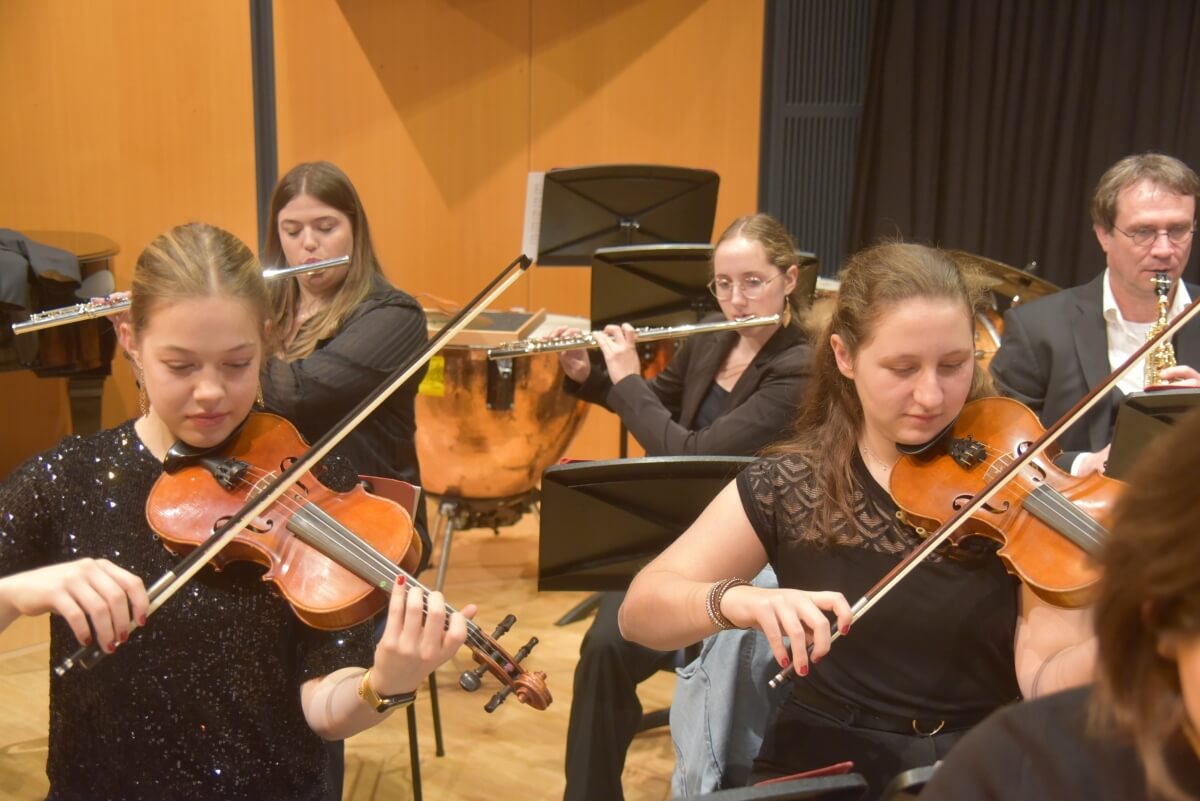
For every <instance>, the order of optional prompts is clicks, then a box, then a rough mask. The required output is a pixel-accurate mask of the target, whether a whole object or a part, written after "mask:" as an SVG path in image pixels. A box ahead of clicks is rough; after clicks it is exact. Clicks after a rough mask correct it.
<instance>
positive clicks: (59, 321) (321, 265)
mask: <svg viewBox="0 0 1200 801" xmlns="http://www.w3.org/2000/svg"><path fill="white" fill-rule="evenodd" d="M349 263H350V257H349V256H338V257H337V258H336V259H326V260H325V261H314V262H312V263H310V264H298V265H296V266H295V267H267V268H265V269H264V270H263V272H262V274H263V278H268V279H273V278H290V277H291V276H293V275H302V274H304V273H311V272H316V271H317V270H324V269H326V268H328V267H340V266H342V265H343V264H349ZM129 304H130V301H129V298H118V299H116V300H109V299H108V298H100V299H99V300H89V301H88V302H87V303H76V304H75V305H74V306H62V307H59V308H57V309H47V310H46V311H40V312H34V313H33V314H31V315H29V319H28V320H23V321H21V322H19V323H13V324H12V330H13V333H14V334H28V333H30V332H32V331H41V330H42V329H43V328H53V327H54V326H57V325H67V324H68V323H77V322H79V321H81V320H93V319H95V318H97V317H109V316H111V315H113V314H120V313H121V312H123V311H126V310H127V309H129Z"/></svg>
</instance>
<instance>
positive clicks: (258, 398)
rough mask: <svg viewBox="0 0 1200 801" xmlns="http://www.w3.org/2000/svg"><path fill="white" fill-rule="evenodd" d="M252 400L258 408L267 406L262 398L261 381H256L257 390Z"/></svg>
mask: <svg viewBox="0 0 1200 801" xmlns="http://www.w3.org/2000/svg"><path fill="white" fill-rule="evenodd" d="M254 402H255V403H257V404H258V408H260V409H265V408H267V402H266V401H265V400H263V394H262V382H261V381H259V382H258V391H257V392H256V393H255V394H254Z"/></svg>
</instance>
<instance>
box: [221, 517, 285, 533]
mask: <svg viewBox="0 0 1200 801" xmlns="http://www.w3.org/2000/svg"><path fill="white" fill-rule="evenodd" d="M232 519H233V515H225V516H224V517H219V518H217V522H216V523H215V524H213V531H216V530H217V529H219V528H220V527H221V526H223V525H225V524H226V523H228V522H229V521H230V520H232ZM263 523H265V524H266V527H265V528H264V527H262V526H259V525H255V524H254V523H247V524H246V530H247V531H253V532H254V533H255V534H269V533H270V532H271V530H272V529H274V528H275V521H274V520H272V519H271V518H267V519H266V520H263Z"/></svg>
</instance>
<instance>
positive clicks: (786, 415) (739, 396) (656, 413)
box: [552, 214, 810, 801]
mask: <svg viewBox="0 0 1200 801" xmlns="http://www.w3.org/2000/svg"><path fill="white" fill-rule="evenodd" d="M795 252H796V248H795V245H794V243H793V242H792V239H791V237H790V236H789V235H788V233H787V231H786V230H785V229H784V228H783V226H782V225H781V224H780V223H779V222H778V221H776V220H774V219H773V218H771V217H769V216H768V215H765V214H756V215H753V216H747V217H741V218H739V219H737V220H735V221H734V222H733V223H732V224H731V225H730V226H729V227H728V228H727V229H726V230H725V232H724V233H723V234H721V236H720V238H719V239H718V240H717V242H716V245H715V247H714V248H713V261H712V268H713V276H712V281H711V282H710V284H709V288H710V290H711V291H712V293H713V295H714V296H716V299H717V301H718V303H719V304H720V306H721V311H722V313H723V314H724V316H725V319H727V320H740V319H744V318H747V317H750V316H755V317H765V316H769V315H773V314H779V315H781V317H780V323H779V324H777V325H767V326H754V327H748V328H741V329H736V330H732V331H719V332H715V333H699V334H695V335H694V336H692V337H689V338H688V339H687V340H685V341H684V343H683V346H682V347H681V348H680V350H679V351H678V352H677V353H676V355H675V357H674V358H673V359H672V360H671V362H670V363H669V364H668V365H667V367H666V368H665V369H664V370H663V371H662V372H661V373H659V374H658V375H657V376H655V377H654V378H652V379H649V380H646V379H643V378H642V376H641V366H640V363H639V361H638V354H637V349H636V343H637V333H636V331H634V329H633V328H632V327H630V326H629V325H623V326H616V325H610V326H608V327H606V328H605V329H604V331H603V332H599V333H598V334H597V335H596V337H595V339H596V342H597V345H598V347H599V349H600V352H601V354H602V355H603V357H604V363H603V366H602V367H601V366H596V367H593V366H592V364H591V362H590V361H589V358H588V354H587V352H586V351H585V350H582V349H578V350H570V351H563V352H561V353H560V354H559V359H560V361H561V363H562V366H563V371H564V372H565V373H566V380H565V389H566V391H567V392H568V393H570V394H572V395H576V396H578V397H581V398H584V399H585V400H588V401H590V402H592V403H599V404H601V405H603V406H605V407H606V408H608V409H610V410H611V411H613V412H615V413H616V414H617V415H618V416H619V417H620V418H621V420H622V422H623V423H624V424H625V427H626V428H627V429H628V430H629V431H630V433H632V434H633V436H634V438H635V439H637V441H638V442H639V443H640V444H641V445H642V447H643V448H645V450H646V453H647V455H649V456H683V455H714V456H716V455H728V456H749V455H752V454H754V453H756V452H757V451H758V450H760V449H761V448H763V447H765V446H766V445H768V444H770V443H771V442H772V441H773V440H775V439H776V438H778V437H779V436H780V435H781V433H782V432H784V431H786V430H787V428H788V425H789V423H790V422H791V420H792V417H793V415H794V413H795V410H796V408H797V405H798V403H799V400H800V397H801V394H802V392H803V389H804V385H805V382H806V380H807V377H808V374H809V369H810V368H809V362H810V354H809V348H808V345H807V344H806V341H805V337H804V334H803V333H802V331H801V328H800V325H799V321H798V320H797V319H796V315H795V314H793V313H792V308H791V303H790V302H789V296H790V295H791V293H792V292H793V291H794V290H795V288H796V282H797V278H798V274H799V268H798V267H797V265H796V257H795ZM577 333H578V332H576V331H572V330H570V329H565V328H563V329H558V330H557V331H555V332H553V333H552V336H556V337H557V336H570V335H575V334H577ZM621 599H622V594H621V593H607V594H606V595H605V597H604V600H602V601H601V604H600V606H599V608H598V610H597V613H596V618H595V620H594V622H593V624H592V626H591V628H590V629H589V631H588V633H587V635H586V636H585V637H584V640H583V644H582V646H581V648H580V661H579V664H578V666H577V668H576V671H575V687H574V694H573V701H572V706H571V718H570V725H569V727H568V730H567V754H566V774H567V784H566V793H565V798H567V799H593V798H594V799H605V800H606V801H608V799H620V798H622V797H623V793H622V790H621V770H622V768H623V766H624V763H625V751H626V749H627V748H628V746H629V743H630V742H631V741H632V739H633V736H634V734H635V733H636V732H637V728H638V724H639V722H640V720H641V715H642V709H641V705H640V703H639V702H638V698H637V692H636V690H637V685H638V683H640V682H642V681H644V680H645V679H647V678H649V677H650V676H651V675H653V674H654V673H655V672H656V671H658V670H659V669H661V668H663V667H664V666H669V665H670V664H671V663H672V662H673V661H674V659H675V652H667V653H664V652H661V651H655V650H651V649H649V648H643V647H642V646H639V645H634V644H632V643H629V642H627V641H625V640H624V639H623V638H622V637H621V635H620V632H619V630H618V628H617V609H618V608H619V606H620V603H621Z"/></svg>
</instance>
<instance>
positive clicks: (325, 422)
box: [262, 277, 430, 567]
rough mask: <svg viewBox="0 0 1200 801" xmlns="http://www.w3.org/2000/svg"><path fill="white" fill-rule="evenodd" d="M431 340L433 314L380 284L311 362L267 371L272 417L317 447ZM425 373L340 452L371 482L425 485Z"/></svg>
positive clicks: (278, 362) (420, 518)
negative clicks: (418, 401) (420, 390)
mask: <svg viewBox="0 0 1200 801" xmlns="http://www.w3.org/2000/svg"><path fill="white" fill-rule="evenodd" d="M428 342H429V332H428V329H427V327H426V322H425V312H424V310H423V309H422V308H421V305H420V304H419V303H417V301H416V300H415V299H414V298H413V297H412V296H411V295H409V294H407V293H405V292H402V291H401V290H399V289H395V288H393V287H392V286H391V285H390V284H388V283H387V282H386V281H385V280H384V279H383V278H382V277H380V278H377V279H376V281H375V285H374V287H373V288H372V290H371V294H370V295H368V296H367V298H366V300H364V301H363V302H362V303H360V304H359V305H358V307H357V308H355V309H354V310H353V311H352V312H350V314H349V316H347V317H346V320H345V321H344V322H343V323H342V326H341V328H339V329H338V330H337V332H336V333H335V334H334V335H333V336H331V337H328V338H326V339H322V340H320V341H319V342H318V343H317V347H316V349H315V350H314V351H313V352H312V353H310V354H309V355H308V356H306V357H305V358H303V359H297V360H295V361H291V362H285V361H283V360H282V359H271V360H270V361H268V362H267V364H266V366H265V367H264V369H263V373H262V389H263V399H264V400H265V401H266V408H267V409H268V410H269V411H272V412H276V413H277V414H279V415H281V416H283V417H286V418H287V419H288V420H290V421H291V422H292V423H294V424H295V426H296V428H298V429H299V430H300V433H301V434H302V435H304V438H305V439H306V440H308V442H309V443H310V444H311V443H313V442H315V441H316V440H318V439H320V438H321V437H322V436H324V435H325V434H326V433H327V432H328V431H329V429H330V428H332V427H333V425H334V424H335V423H337V422H338V421H339V420H341V419H342V418H343V417H344V416H345V415H346V413H347V412H349V411H350V410H351V409H353V408H354V407H355V406H357V405H358V404H359V402H360V401H362V399H363V398H365V397H367V396H368V395H369V394H371V393H372V392H374V391H375V390H376V389H377V388H379V386H380V385H382V384H383V382H384V380H385V379H386V378H387V377H388V376H389V375H391V374H392V373H393V372H395V371H396V370H397V369H398V368H399V367H401V366H403V365H404V364H406V363H407V362H408V360H409V359H410V358H412V356H413V355H415V354H416V353H417V352H418V351H420V350H421V349H422V348H424V347H425V345H426V344H427V343H428ZM424 375H425V368H422V369H421V370H420V371H418V372H417V374H416V375H414V376H413V377H412V378H411V379H409V381H407V382H406V383H405V384H404V386H402V387H400V388H399V389H398V390H396V391H395V392H394V393H393V394H392V396H391V397H390V398H388V399H387V401H385V402H384V404H383V405H382V406H380V407H379V408H378V409H376V410H375V411H374V412H373V413H372V414H371V416H370V417H368V418H367V419H366V420H364V421H363V422H362V423H361V424H360V425H359V426H358V427H357V428H356V429H354V431H351V432H350V434H349V435H347V436H346V438H345V439H344V440H342V441H341V442H340V443H339V444H338V446H337V447H336V448H334V449H333V453H334V454H336V455H338V456H342V457H345V458H347V459H349V460H350V462H351V464H353V465H354V469H355V470H357V471H358V473H359V474H360V475H364V476H382V477H384V478H395V479H399V480H401V481H407V482H408V483H410V484H415V485H417V486H420V484H421V469H420V466H419V465H418V463H417V444H416V433H417V420H416V406H415V398H416V395H417V387H418V386H419V385H420V383H421V378H422V377H423V376H424ZM415 522H416V524H417V531H418V533H419V534H420V536H421V539H422V540H423V541H424V543H425V548H424V553H423V559H422V565H421V567H424V563H426V562H428V559H429V551H430V547H429V545H430V541H429V535H428V533H427V532H426V526H425V505H424V504H418V505H417V517H416V521H415Z"/></svg>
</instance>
